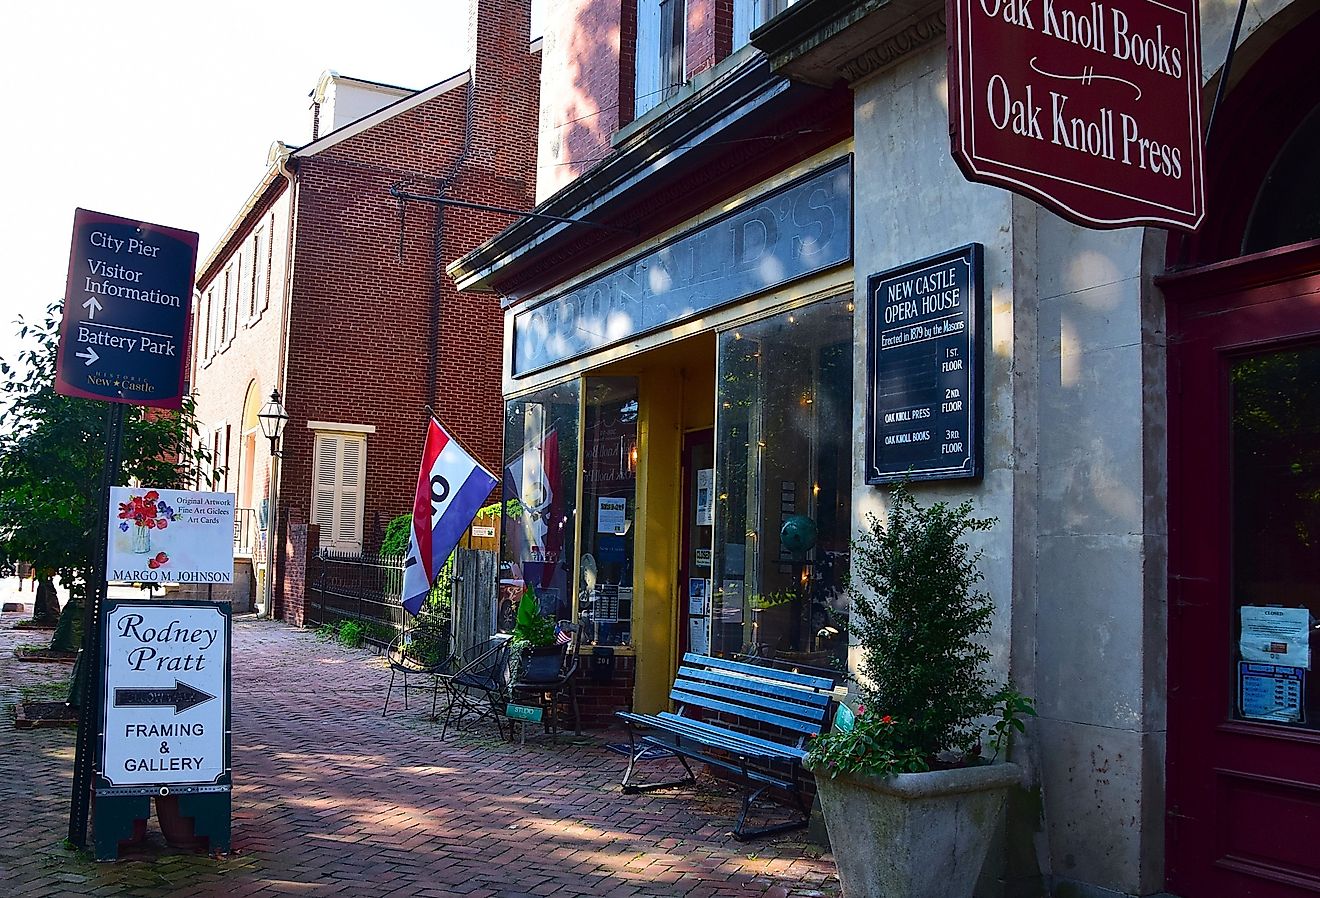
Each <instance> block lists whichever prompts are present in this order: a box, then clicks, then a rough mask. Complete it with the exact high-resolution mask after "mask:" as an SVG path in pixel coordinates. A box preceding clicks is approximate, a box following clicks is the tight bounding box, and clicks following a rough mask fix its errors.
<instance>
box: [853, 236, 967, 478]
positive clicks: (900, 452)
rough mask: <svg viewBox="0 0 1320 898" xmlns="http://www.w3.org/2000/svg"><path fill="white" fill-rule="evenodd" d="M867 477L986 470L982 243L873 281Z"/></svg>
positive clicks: (943, 475) (868, 287)
mask: <svg viewBox="0 0 1320 898" xmlns="http://www.w3.org/2000/svg"><path fill="white" fill-rule="evenodd" d="M866 294H867V350H866V352H867V355H866V362H867V371H866V379H867V397H866V398H867V402H866V412H867V419H866V482H867V483H893V482H896V481H900V480H904V479H911V480H948V479H952V478H958V477H980V476H981V245H980V244H978V243H973V244H970V245H968V246H964V247H962V248H961V249H956V250H952V251H950V252H947V253H942V254H941V255H938V256H933V257H931V258H929V259H923V260H921V261H920V262H913V263H911V264H908V265H904V266H902V267H900V268H895V269H892V270H890V271H886V272H883V273H881V274H874V275H871V277H870V278H869V279H868V280H867V285H866Z"/></svg>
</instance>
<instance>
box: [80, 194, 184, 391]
mask: <svg viewBox="0 0 1320 898" xmlns="http://www.w3.org/2000/svg"><path fill="white" fill-rule="evenodd" d="M196 265H197V235H196V234H194V233H193V232H191V231H180V230H176V229H174V228H166V227H162V226H160V225H154V224H147V223H146V222H143V221H133V220H131V219H127V218H119V217H117V216H114V215H105V214H103V213H101V212H89V211H88V210H86V209H79V210H77V211H76V212H75V213H74V216H73V246H72V249H71V250H70V252H69V276H68V281H67V283H66V286H65V293H64V320H63V322H62V323H61V325H60V345H59V353H58V356H57V361H56V370H55V390H56V392H58V393H62V394H64V395H65V396H79V397H82V398H84V399H102V400H108V401H110V402H124V403H128V404H131V405H149V406H153V407H155V408H169V409H177V408H179V404H180V400H181V398H182V397H183V376H184V357H185V355H186V354H187V343H186V340H187V334H188V316H189V310H190V308H191V304H192V291H193V273H194V269H195V268H196Z"/></svg>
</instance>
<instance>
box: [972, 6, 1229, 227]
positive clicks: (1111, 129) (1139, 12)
mask: <svg viewBox="0 0 1320 898" xmlns="http://www.w3.org/2000/svg"><path fill="white" fill-rule="evenodd" d="M950 11H951V14H950V18H949V117H950V130H951V133H952V139H953V156H954V159H955V160H957V162H958V165H959V166H960V167H961V168H962V170H963V172H964V174H966V176H967V177H968V179H969V180H972V181H982V182H985V183H989V184H998V185H1000V186H1003V187H1007V188H1009V189H1010V190H1014V191H1017V192H1018V193H1022V194H1024V195H1026V196H1030V197H1032V198H1033V199H1036V200H1038V201H1040V202H1041V203H1043V204H1045V205H1046V206H1049V207H1050V208H1052V209H1053V210H1055V211H1056V212H1058V213H1059V214H1060V215H1063V216H1064V217H1065V218H1068V219H1070V220H1071V221H1074V222H1076V223H1078V224H1081V225H1084V226H1087V227H1098V228H1113V227H1127V226H1130V225H1153V226H1156V227H1175V228H1182V229H1185V230H1194V229H1195V228H1196V227H1197V225H1199V224H1200V222H1201V219H1202V218H1203V217H1204V215H1205V189H1204V184H1203V179H1202V172H1201V169H1202V158H1201V157H1202V152H1201V105H1200V96H1201V93H1200V91H1201V60H1200V33H1199V23H1198V18H1197V4H1196V0H951V5H950Z"/></svg>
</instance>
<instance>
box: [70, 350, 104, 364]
mask: <svg viewBox="0 0 1320 898" xmlns="http://www.w3.org/2000/svg"><path fill="white" fill-rule="evenodd" d="M74 355H76V356H77V357H78V358H80V359H86V360H87V361H85V362H83V364H84V365H90V364H92V362H95V361H96V360H97V359H99V358H100V356H99V355H97V354H96V350H95V349H93V348H92V347H90V346H88V347H87V348H86V349H84V350H83V351H82V352H75V353H74Z"/></svg>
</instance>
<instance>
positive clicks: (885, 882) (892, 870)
mask: <svg viewBox="0 0 1320 898" xmlns="http://www.w3.org/2000/svg"><path fill="white" fill-rule="evenodd" d="M1021 776H1022V769H1021V768H1020V767H1018V766H1017V765H1016V764H987V765H984V766H981V767H964V768H960V769H958V770H934V771H931V772H929V773H901V774H899V775H897V776H892V777H877V776H858V775H845V776H839V777H837V778H835V779H830V778H829V777H828V776H825V775H823V774H820V773H817V775H816V789H817V792H818V794H819V795H820V802H821V807H822V809H823V810H824V814H825V827H826V829H827V830H828V831H829V834H830V848H831V850H832V851H833V853H834V861H835V863H836V864H837V865H838V868H839V882H840V884H841V885H842V886H843V896H844V898H970V896H971V894H972V889H973V888H974V887H975V886H976V878H977V876H979V875H980V872H981V865H982V864H983V863H985V855H986V851H987V849H988V848H989V846H990V838H991V836H992V835H993V833H994V829H995V825H996V823H998V821H999V815H1000V813H1001V812H1002V811H1003V807H1004V799H1005V798H1006V797H1007V796H1008V790H1009V789H1010V788H1011V787H1012V786H1014V785H1015V784H1017V783H1018V781H1019V780H1020V778H1021Z"/></svg>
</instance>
